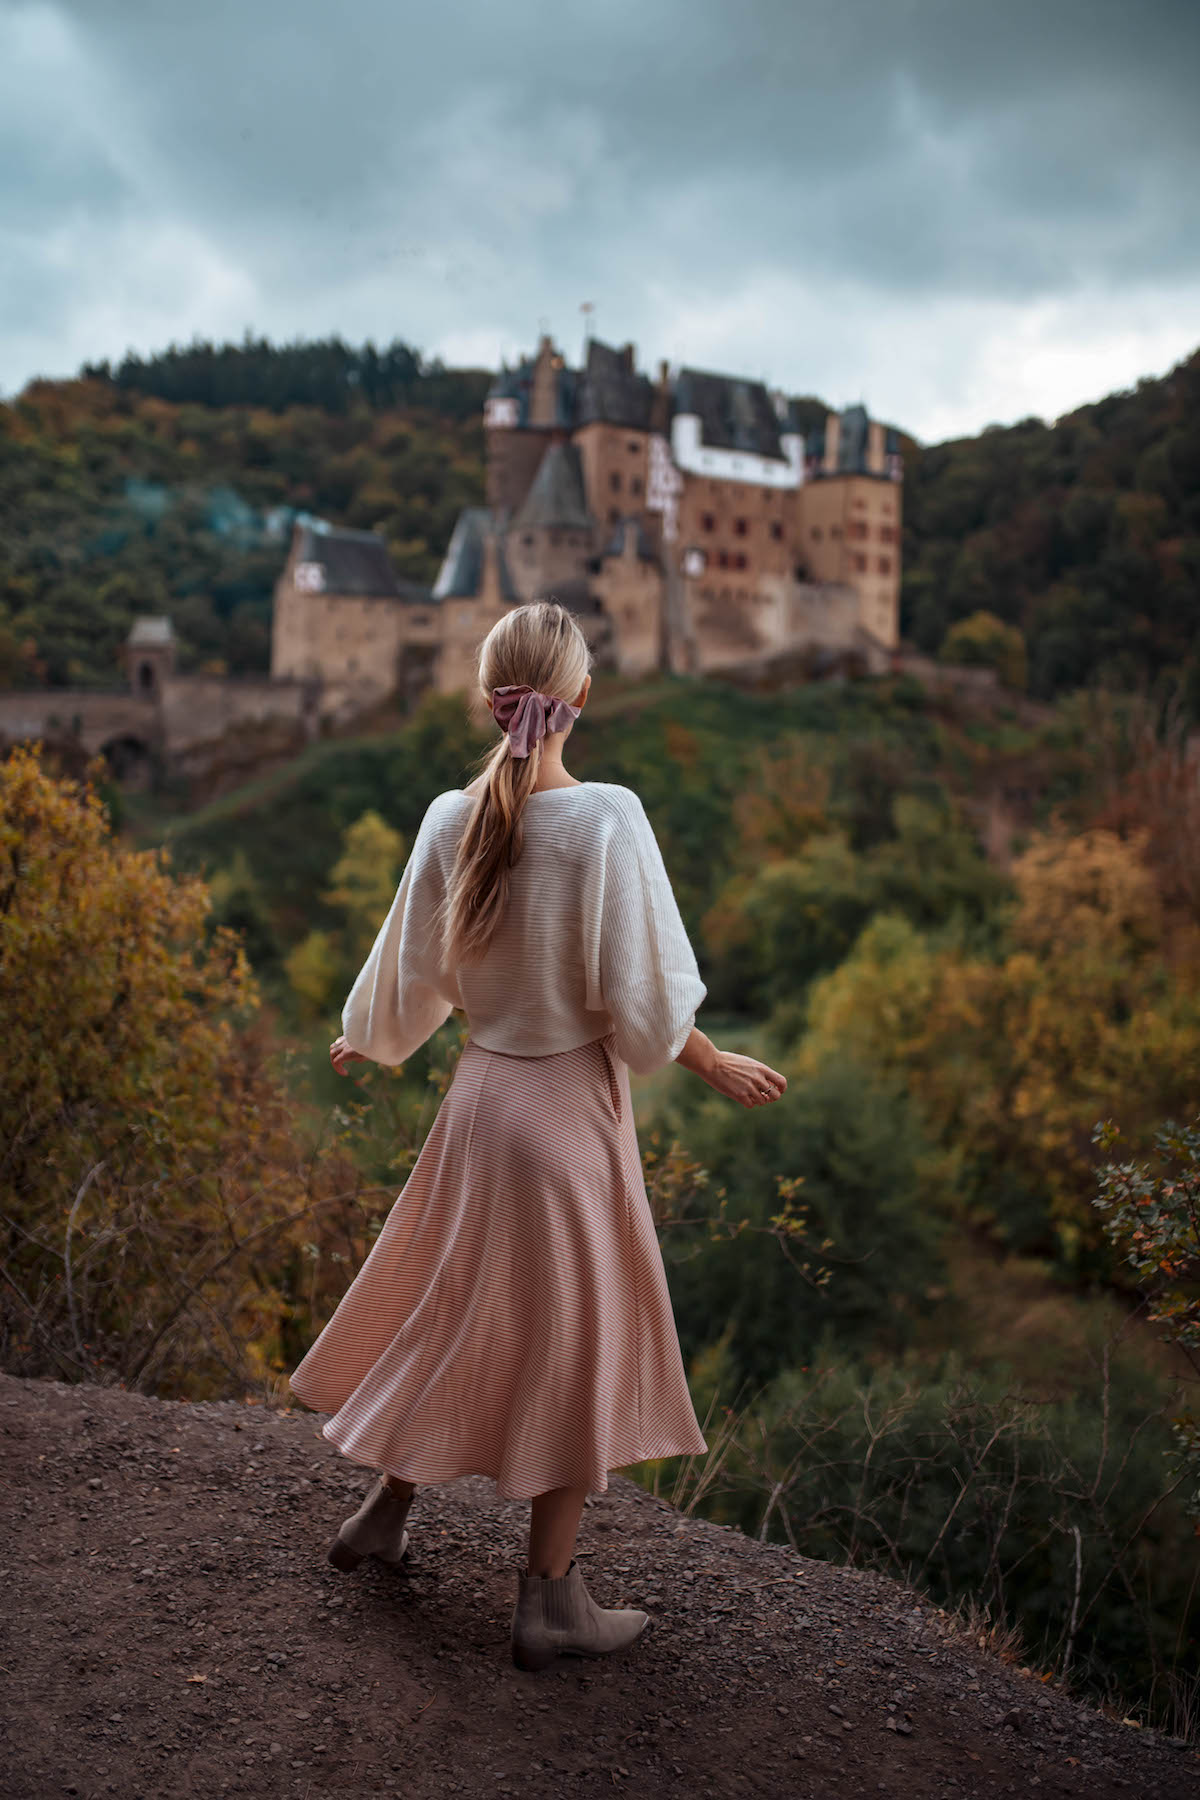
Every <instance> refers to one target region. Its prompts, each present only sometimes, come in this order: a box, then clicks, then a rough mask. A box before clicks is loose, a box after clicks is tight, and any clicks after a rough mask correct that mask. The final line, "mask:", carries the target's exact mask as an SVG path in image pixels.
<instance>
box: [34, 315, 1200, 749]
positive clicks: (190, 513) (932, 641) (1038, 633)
mask: <svg viewBox="0 0 1200 1800" xmlns="http://www.w3.org/2000/svg"><path fill="white" fill-rule="evenodd" d="M487 379H488V378H487V375H486V373H484V372H481V371H478V370H447V369H442V368H440V366H438V365H436V364H435V365H431V366H430V367H429V368H424V367H423V366H422V365H421V364H420V361H419V358H417V357H416V356H415V353H413V352H412V351H410V350H408V349H406V347H405V346H404V345H393V346H391V347H390V348H389V349H388V350H386V351H384V352H376V351H375V350H374V349H373V348H372V347H371V346H369V345H368V346H365V347H364V348H363V349H361V350H353V349H350V348H349V347H348V346H346V345H345V344H342V343H341V342H340V341H339V340H331V341H329V342H327V343H313V344H307V345H305V344H298V345H287V346H278V347H273V346H271V345H269V344H266V343H258V342H254V341H253V340H248V341H247V342H246V343H244V344H242V345H224V346H219V347H218V346H212V345H203V344H201V345H193V346H190V347H188V348H186V349H178V350H177V349H172V350H169V351H167V352H164V353H162V354H161V355H158V356H152V357H148V358H145V359H142V358H137V357H133V356H130V357H127V358H126V359H125V361H124V362H123V363H122V364H120V365H119V366H118V367H116V368H110V367H109V366H108V365H98V366H97V367H95V368H93V369H89V370H87V371H85V373H84V376H83V377H82V378H81V379H79V380H77V381H64V382H37V383H34V384H32V385H31V386H30V387H29V388H28V389H27V390H26V391H25V392H24V393H23V394H22V395H21V396H20V397H19V398H18V399H17V400H15V401H14V402H13V403H12V404H11V405H9V406H0V518H2V519H3V530H2V532H0V685H22V684H25V683H32V684H35V685H39V684H43V683H50V684H52V685H55V686H63V685H72V684H80V683H84V684H89V683H96V684H100V685H103V684H105V683H108V682H111V681H112V680H113V679H114V676H115V673H116V660H115V658H116V651H117V647H118V645H119V644H120V642H121V641H122V639H123V637H124V635H125V633H126V632H127V630H128V627H129V623H130V621H131V619H132V617H133V616H134V614H135V613H138V612H166V613H169V614H170V615H171V616H172V618H173V619H174V621H175V626H176V630H177V633H178V635H179V639H180V645H181V659H180V666H181V667H182V668H184V669H189V668H197V667H202V666H209V667H222V668H224V669H226V670H228V672H230V673H233V674H236V673H239V672H251V671H254V670H261V669H265V668H266V667H267V666H268V663H269V652H270V602H271V588H272V584H273V582H274V579H275V576H276V575H277V573H278V570H279V566H280V563H281V560H282V556H283V545H284V538H285V535H286V522H287V518H288V516H289V515H288V509H307V510H310V511H313V512H316V513H320V514H321V515H323V516H324V517H327V518H329V519H330V520H332V521H334V522H336V523H338V524H344V525H350V526H356V527H366V528H371V529H375V528H378V529H380V530H381V531H382V532H383V533H384V535H385V537H386V538H387V541H388V544H389V548H390V550H391V553H392V557H393V560H394V562H395V565H396V568H397V571H398V572H399V573H400V574H401V575H404V576H409V577H412V578H414V579H418V580H425V581H428V580H432V578H433V576H434V573H435V571H436V569H437V567H438V564H439V561H440V558H441V555H442V553H443V552H444V550H445V548H446V545H447V543H448V541H449V538H450V533H451V530H452V528H453V524H454V520H455V518H456V517H457V515H458V512H459V510H460V509H461V508H462V507H463V506H466V505H470V504H473V503H475V502H477V501H479V500H480V499H481V497H482V494H483V433H482V427H481V424H480V407H481V404H482V396H483V393H484V390H485V388H486V385H487ZM805 405H806V406H808V407H809V408H810V409H811V410H813V411H814V412H819V411H820V410H822V408H821V403H820V402H817V401H807V402H805ZM905 475H906V480H905V496H904V505H905V531H904V583H903V590H902V614H901V627H902V631H903V632H904V635H905V636H906V637H908V638H911V639H912V640H913V641H914V642H915V643H916V644H917V646H918V647H919V648H920V649H922V650H925V651H928V652H931V653H936V652H937V651H938V650H939V648H940V647H941V646H942V644H943V642H944V640H945V638H946V634H947V632H948V631H949V630H950V628H951V627H952V626H953V625H954V624H955V623H956V622H958V621H961V620H965V619H967V618H970V617H972V616H973V615H975V614H976V613H978V612H981V611H983V612H987V613H991V614H993V615H995V616H996V617H997V618H999V619H1000V620H1002V621H1004V622H1005V623H1007V624H1008V625H1010V626H1015V627H1017V628H1018V629H1019V630H1020V631H1021V633H1022V634H1023V637H1024V640H1025V648H1026V651H1027V661H1028V669H1029V685H1030V690H1031V692H1032V693H1033V694H1034V695H1035V696H1036V697H1037V698H1039V699H1043V700H1046V699H1052V698H1054V697H1055V696H1057V695H1059V694H1062V693H1065V692H1069V691H1071V690H1072V689H1074V688H1076V687H1078V686H1080V685H1086V684H1088V683H1091V682H1097V681H1098V682H1101V683H1103V684H1105V685H1108V686H1110V687H1114V688H1130V687H1134V688H1136V687H1138V686H1139V685H1141V684H1143V683H1146V682H1151V681H1154V680H1157V679H1160V678H1163V677H1167V678H1169V679H1171V680H1172V681H1177V682H1179V683H1181V684H1182V687H1183V690H1184V693H1185V695H1186V697H1187V703H1188V705H1189V707H1190V710H1191V712H1192V715H1193V716H1196V715H1198V714H1200V660H1198V657H1200V650H1198V642H1197V636H1198V624H1197V621H1198V619H1200V353H1197V355H1195V356H1193V357H1191V358H1190V359H1188V360H1187V361H1185V362H1183V363H1181V364H1180V365H1179V366H1178V367H1177V368H1176V369H1174V370H1173V371H1172V372H1171V373H1170V374H1169V375H1167V376H1166V377H1164V378H1162V379H1154V380H1146V381H1142V382H1139V383H1138V385H1137V387H1136V388H1135V389H1133V390H1131V391H1129V392H1124V393H1116V394H1112V395H1109V396H1108V397H1107V398H1105V399H1102V400H1098V401H1097V402H1095V403H1094V404H1093V405H1089V406H1085V407H1081V408H1079V409H1078V410H1077V411H1075V412H1073V413H1070V414H1068V415H1066V416H1065V417H1064V418H1062V419H1059V420H1058V421H1057V422H1056V423H1054V424H1046V423H1044V422H1043V421H1042V420H1040V419H1027V420H1024V421H1022V422H1021V423H1019V424H1017V425H1014V426H1011V427H1004V428H1000V427H989V428H988V429H987V430H985V431H984V432H982V433H980V434H979V435H978V436H976V437H971V438H962V439H957V440H954V441H952V442H949V443H944V444H935V445H926V446H922V445H919V444H917V443H916V442H914V441H913V440H912V439H908V438H906V439H905Z"/></svg>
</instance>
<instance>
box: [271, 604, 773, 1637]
mask: <svg viewBox="0 0 1200 1800" xmlns="http://www.w3.org/2000/svg"><path fill="white" fill-rule="evenodd" d="M590 664H591V652H590V650H589V647H588V644H587V640H586V639H585V637H584V636H583V633H582V632H581V631H580V629H579V626H578V625H577V624H576V622H575V620H574V618H573V617H572V615H571V614H570V613H569V612H568V611H567V610H566V609H565V608H564V607H562V606H560V605H558V604H557V603H555V602H548V601H539V602H537V603H535V604H533V605H530V606H518V607H515V608H513V609H512V610H511V611H510V612H508V613H507V614H505V616H504V617H503V618H501V619H500V620H498V621H497V623H496V624H495V625H494V626H493V628H492V630H491V631H490V632H489V633H488V635H487V637H486V638H485V639H484V641H483V643H482V645H481V647H480V651H479V682H480V686H481V688H482V691H483V693H484V695H485V696H486V698H487V701H488V705H489V706H490V708H491V710H492V714H493V717H494V718H495V720H496V722H497V724H498V725H500V727H501V729H502V731H503V733H504V735H503V737H502V738H501V740H500V742H499V744H497V745H496V746H495V747H494V748H493V749H492V750H491V751H490V752H489V753H488V754H487V757H486V762H485V766H484V768H483V771H482V773H481V774H480V775H479V776H478V777H477V778H476V780H475V781H473V782H472V783H471V785H470V786H469V787H467V788H465V789H459V788H453V789H450V790H448V791H447V792H446V793H443V794H439V795H438V797H437V799H436V800H434V801H433V802H432V804H431V805H430V806H429V808H428V810H427V812H426V814H425V817H424V819H423V820H422V823H421V827H420V830H419V831H418V833H417V837H416V840H415V842H414V844H413V847H412V851H411V853H410V855H409V859H408V862H407V864H406V866H405V869H404V873H403V876H402V879H401V881H400V885H399V888H398V890H397V893H396V898H395V900H394V901H393V903H392V907H391V910H390V912H389V913H388V916H387V918H386V919H385V920H384V923H383V925H382V927H381V928H380V931H379V935H378V937H377V938H376V941H375V944H374V947H373V948H372V950H371V953H370V955H369V956H368V958H367V961H366V963H365V964H364V966H363V968H362V970H361V972H360V973H359V975H358V978H357V980H356V981H355V983H354V986H353V988H352V990H351V993H350V996H349V998H348V999H347V1001H346V1005H345V1008H344V1010H343V1013H342V1025H343V1034H342V1036H340V1037H339V1038H338V1039H337V1040H336V1041H335V1042H334V1044H333V1045H332V1046H331V1048H330V1056H331V1059H332V1062H333V1066H334V1068H335V1069H337V1071H338V1073H339V1074H343V1075H344V1074H345V1073H346V1069H347V1065H348V1064H349V1063H351V1062H356V1061H359V1060H361V1059H363V1058H371V1059H373V1060H375V1061H377V1062H381V1063H385V1064H389V1065H392V1066H395V1065H398V1064H400V1063H403V1062H404V1061H405V1060H406V1059H407V1058H408V1057H410V1056H411V1055H412V1054H413V1052H414V1051H415V1050H417V1049H418V1048H419V1046H420V1045H421V1044H423V1043H424V1042H425V1041H426V1039H427V1038H428V1037H429V1036H430V1035H431V1033H433V1032H434V1031H436V1030H437V1028H438V1026H439V1025H441V1024H442V1023H443V1022H444V1021H445V1020H446V1018H447V1017H448V1016H449V1014H450V1012H451V1010H452V1009H453V1008H455V1007H458V1008H461V1009H462V1010H463V1011H465V1013H466V1016H467V1020H468V1022H469V1026H470V1035H469V1037H468V1038H467V1041H466V1043H465V1044H464V1046H463V1049H462V1053H461V1055H460V1057H459V1060H458V1063H457V1066H456V1068H455V1072H454V1078H453V1080H452V1082H451V1084H450V1086H449V1088H448V1090H447V1092H446V1095H445V1098H444V1100H443V1102H442V1104H441V1107H440V1109H439V1111H438V1114H437V1117H436V1118H435V1120H434V1123H433V1125H432V1127H431V1129H430V1131H429V1135H428V1137H427V1138H426V1140H425V1143H424V1144H423V1146H422V1148H421V1152H420V1155H419V1156H418V1157H417V1160H416V1162H415V1163H414V1165H413V1168H412V1171H411V1173H410V1175H409V1178H408V1180H407V1182H406V1183H405V1185H404V1188H403V1191H402V1192H401V1194H400V1196H399V1198H398V1199H397V1201H396V1203H395V1205H394V1206H393V1207H392V1209H391V1211H390V1213H389V1214H388V1217H387V1219H386V1221H385V1223H384V1225H383V1228H382V1230H381V1231H380V1233H379V1235H378V1237H377V1238H376V1240H375V1243H374V1244H373V1245H372V1247H371V1251H370V1253H369V1255H368V1256H367V1258H366V1260H365V1262H364V1263H363V1266H362V1268H361V1270H360V1271H359V1274H358V1276H357V1277H356V1279H355V1280H354V1282H353V1283H352V1285H351V1286H350V1288H349V1289H348V1290H347V1292H346V1294H345V1295H344V1297H343V1299H342V1301H341V1303H340V1304H339V1306H338V1308H337V1310H336V1311H335V1313H334V1315H333V1317H332V1318H331V1319H330V1321H329V1323H328V1325H326V1327H325V1329H324V1331H323V1332H322V1333H321V1335H320V1336H319V1337H318V1338H317V1340H316V1342H315V1343H314V1344H313V1346H312V1348H311V1350H309V1352H308V1354H307V1355H306V1356H305V1357H304V1359H303V1361H302V1362H301V1363H300V1364H299V1366H298V1368H297V1369H296V1370H295V1372H294V1373H293V1375H292V1377H291V1385H292V1388H293V1390H294V1392H295V1393H296V1394H297V1396H298V1397H299V1398H300V1399H301V1400H302V1401H304V1402H305V1403H306V1404H307V1405H309V1406H312V1407H315V1408H318V1409H320V1410H321V1411H325V1412H329V1413H330V1414H331V1415H332V1416H331V1417H330V1418H329V1419H328V1420H327V1422H326V1424H325V1425H324V1427H323V1431H324V1435H325V1436H326V1437H327V1438H329V1440H330V1441H331V1442H332V1443H333V1444H335V1445H336V1446H337V1448H338V1449H339V1450H340V1451H341V1452H342V1453H343V1454H344V1455H346V1456H348V1457H350V1458H351V1459H352V1460H353V1461H355V1462H358V1463H363V1464H366V1465H367V1466H369V1467H372V1468H375V1469H377V1470H379V1471H380V1472H381V1473H380V1478H379V1480H378V1481H377V1482H376V1483H375V1485H374V1486H373V1487H372V1489H371V1490H370V1492H369V1493H368V1495H367V1497H366V1499H365V1500H364V1502H363V1505H362V1506H361V1507H360V1508H359V1510H358V1512H357V1513H355V1514H354V1516H353V1517H352V1518H350V1519H348V1520H346V1522H345V1523H344V1524H343V1525H342V1527H341V1529H340V1531H339V1532H338V1536H337V1539H336V1540H335V1542H334V1544H333V1546H332V1548H331V1550H330V1560H331V1561H332V1562H334V1563H335V1565H336V1566H337V1567H338V1568H343V1569H346V1568H353V1567H354V1566H355V1565H356V1564H357V1563H358V1562H360V1561H361V1560H362V1558H363V1556H365V1555H369V1554H373V1555H376V1556H378V1557H381V1558H382V1559H383V1560H384V1561H388V1562H398V1561H399V1560H400V1558H401V1557H402V1556H403V1555H404V1554H405V1551H406V1549H407V1546H408V1533H407V1530H406V1529H405V1520H406V1518H407V1515H408V1510H409V1507H410V1505H411V1503H412V1497H413V1493H414V1490H415V1487H416V1485H417V1484H418V1483H421V1482H439V1481H449V1480H452V1479H454V1478H455V1477H456V1476H459V1475H468V1474H483V1475H490V1476H491V1477H492V1478H493V1479H494V1481H495V1483H496V1487H497V1491H498V1492H499V1493H500V1494H501V1495H503V1496H504V1497H505V1498H509V1499H513V1498H521V1499H529V1500H530V1501H531V1502H532V1507H531V1516H530V1530H529V1557H528V1566H527V1568H526V1569H525V1571H524V1572H522V1573H521V1574H520V1575H519V1579H518V1592H517V1599H516V1605H515V1609H514V1612H513V1622H512V1651H513V1657H514V1660H515V1661H516V1663H517V1664H518V1666H519V1667H521V1668H527V1669H532V1668H543V1667H545V1666H546V1664H547V1663H549V1662H550V1661H551V1660H552V1658H553V1657H554V1656H555V1654H556V1653H557V1652H559V1651H570V1652H574V1653H577V1654H582V1655H593V1656H595V1655H601V1654H604V1653H605V1652H608V1651H612V1650H617V1649H621V1648H623V1647H624V1646H625V1645H627V1644H629V1643H632V1641H633V1640H634V1638H636V1637H637V1636H638V1634H639V1633H640V1632H641V1630H642V1628H643V1626H644V1625H645V1624H646V1622H647V1615H646V1614H645V1613H644V1612H641V1611H639V1610H637V1609H636V1608H625V1609H619V1608H611V1609H610V1608H603V1607H600V1606H598V1605H597V1604H596V1603H595V1601H594V1600H593V1599H592V1598H591V1596H590V1595H589V1594H588V1592H587V1590H586V1588H585V1586H584V1583H583V1576H582V1572H581V1570H580V1568H579V1565H578V1563H577V1562H576V1561H575V1559H574V1555H573V1551H574V1546H575V1539H576V1535H577V1533H578V1530H579V1521H580V1517H581V1515H582V1512H583V1506H584V1501H585V1499H586V1497H587V1495H588V1494H589V1493H604V1492H605V1490H606V1489H607V1487H608V1471H609V1470H610V1469H614V1468H622V1467H625V1466H628V1465H630V1464H633V1463H637V1462H642V1461H644V1460H647V1459H650V1458H656V1457H665V1456H681V1455H698V1454H700V1453H701V1452H703V1451H705V1450H707V1448H708V1445H707V1443H706V1442H705V1439H704V1437H703V1435H702V1433H701V1430H700V1427H699V1423H698V1421H697V1419H696V1414H695V1411H694V1410H693V1407H692V1403H691V1398H690V1396H689V1393H688V1387H687V1381H686V1377H685V1375H684V1370H683V1362H682V1358H681V1355H680V1349H679V1340H678V1336H677V1334H676V1329H675V1320H674V1315H673V1313H672V1310H671V1300H670V1294H669V1292H668V1289H667V1282H666V1274H665V1271H664V1268H663V1261H662V1253H661V1251H660V1249H659V1245H658V1239H657V1236H656V1234H655V1230H654V1224H653V1219H652V1215H651V1212H650V1206H649V1201H648V1199H647V1196H646V1189H645V1184H644V1181H643V1177H642V1165H641V1158H640V1154H639V1150H638V1142H637V1135H636V1132H635V1129H634V1121H633V1110H632V1103H631V1096H630V1086H629V1071H630V1069H633V1070H635V1071H637V1072H638V1073H646V1072H648V1071H649V1070H651V1069H655V1068H658V1067H660V1066H662V1065H663V1064H665V1063H667V1062H669V1061H672V1060H674V1061H676V1062H678V1063H680V1064H682V1066H683V1067H684V1068H686V1069H690V1070H692V1071H693V1072H694V1073H695V1074H697V1075H699V1076H700V1077H701V1079H702V1080H704V1081H706V1082H707V1083H708V1084H709V1086H710V1087H714V1088H716V1090H717V1091H718V1092H719V1093H721V1094H725V1095H727V1096H728V1097H729V1098H730V1099H733V1100H737V1101H739V1102H741V1104H742V1105H744V1106H759V1105H763V1104H766V1103H767V1102H769V1101H771V1100H775V1099H778V1097H779V1096H780V1094H782V1092H783V1091H784V1088H785V1086H786V1083H785V1081H784V1078H783V1076H782V1075H779V1074H777V1073H776V1071H775V1070H774V1069H771V1068H769V1067H767V1065H766V1064H764V1063H761V1062H757V1061H756V1060H755V1059H754V1058H753V1057H750V1056H740V1055H737V1054H735V1053H732V1052H722V1051H719V1050H717V1049H716V1048H715V1047H714V1045H713V1044H712V1043H711V1042H710V1041H709V1039H708V1038H707V1037H705V1035H704V1033H703V1032H702V1031H699V1030H697V1029H696V1027H695V1024H694V1020H695V1013H696V1008H697V1007H698V1006H699V1004H700V1002H701V1001H702V1000H703V998H704V996H705V993H706V991H707V990H706V988H705V985H704V983H703V982H702V981H701V979H700V975H699V972H698V969H697V966H696V958H695V955H694V953H693V951H692V947H691V945H690V943H689V942H688V939H687V935H686V932H685V930H684V926H683V922H682V920H681V918H680V916H679V909H678V906H677V905H676V902H675V896H674V893H673V891H672V889H671V884H670V880H669V878H668V876H667V872H666V869H665V867H664V865H663V860H662V855H661V853H660V851H659V847H658V844H657V841H656V839H655V837H654V833H653V831H652V829H651V826H650V823H649V820H648V819H647V817H646V813H645V810H644V808H643V807H642V803H641V801H640V800H639V799H638V797H637V795H636V794H635V793H633V792H632V790H631V789H629V788H626V787H621V786H619V785H617V784H615V783H610V782H602V781H583V782H581V781H576V780H575V779H574V778H573V777H572V776H570V775H569V774H568V773H567V771H566V769H565V768H564V766H563V754H562V753H563V745H564V743H565V741H566V738H567V736H568V735H569V733H570V730H571V726H572V725H573V723H574V721H575V719H576V718H577V717H578V716H579V714H580V712H581V711H582V710H583V707H584V706H585V705H586V703H587V697H588V692H589V689H590V687H591V674H590Z"/></svg>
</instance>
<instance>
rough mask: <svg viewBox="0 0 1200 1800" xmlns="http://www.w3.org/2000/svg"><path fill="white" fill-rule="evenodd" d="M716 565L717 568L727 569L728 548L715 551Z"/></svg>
mask: <svg viewBox="0 0 1200 1800" xmlns="http://www.w3.org/2000/svg"><path fill="white" fill-rule="evenodd" d="M717 567H718V568H719V569H727V568H728V567H729V552H728V550H718V551H717Z"/></svg>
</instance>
